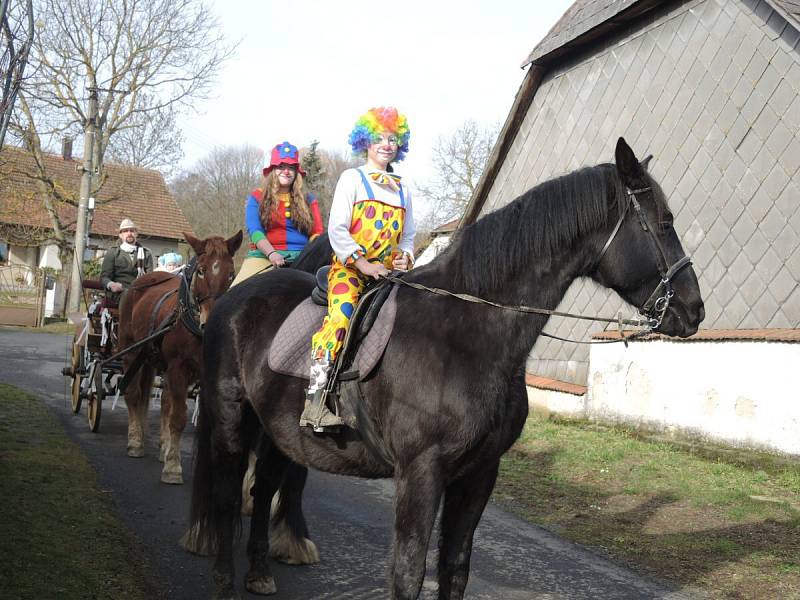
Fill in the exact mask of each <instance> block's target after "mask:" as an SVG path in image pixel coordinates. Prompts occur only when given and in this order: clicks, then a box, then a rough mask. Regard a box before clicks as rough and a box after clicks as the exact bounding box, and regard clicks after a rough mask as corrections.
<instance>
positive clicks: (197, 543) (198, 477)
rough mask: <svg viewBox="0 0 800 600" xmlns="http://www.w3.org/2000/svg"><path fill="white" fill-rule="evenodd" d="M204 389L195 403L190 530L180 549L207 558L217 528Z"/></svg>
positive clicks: (213, 548) (211, 548)
mask: <svg viewBox="0 0 800 600" xmlns="http://www.w3.org/2000/svg"><path fill="white" fill-rule="evenodd" d="M202 394H203V389H202V388H201V389H200V396H199V397H198V398H197V401H198V402H199V403H200V411H199V415H198V421H197V428H196V430H195V435H194V475H193V476H192V500H191V508H190V510H189V529H188V530H187V531H186V533H185V534H183V537H182V538H181V540H180V544H181V546H183V547H184V548H185V549H186V550H188V551H189V552H191V553H192V554H199V555H201V556H208V555H211V554H215V553H216V551H217V549H216V541H217V536H216V527H215V522H214V519H213V514H214V506H213V489H214V482H213V480H214V474H213V469H214V465H213V462H214V461H213V457H212V449H211V434H212V423H211V421H212V416H211V415H210V414H206V413H208V412H209V411H208V409H207V408H206V407H205V403H204V402H202Z"/></svg>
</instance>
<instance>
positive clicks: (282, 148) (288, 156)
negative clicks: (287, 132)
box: [263, 142, 306, 177]
mask: <svg viewBox="0 0 800 600" xmlns="http://www.w3.org/2000/svg"><path fill="white" fill-rule="evenodd" d="M278 165H295V166H296V167H297V172H298V173H300V175H302V176H303V177H305V175H306V172H305V171H303V168H302V167H301V166H300V152H298V151H297V146H293V145H292V144H290V143H289V142H283V143H281V144H278V145H277V146H275V147H274V148H273V149H272V156H271V157H270V159H269V166H267V167H264V171H263V172H264V177H266V176H267V175H269V173H270V171H272V169H274V168H275V167H277V166H278Z"/></svg>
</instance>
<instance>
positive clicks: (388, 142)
mask: <svg viewBox="0 0 800 600" xmlns="http://www.w3.org/2000/svg"><path fill="white" fill-rule="evenodd" d="M372 143H373V144H375V145H377V146H397V145H399V144H400V141H399V140H398V139H397V136H396V135H389V136H385V135H384V136H381V137H378V138H377V139H375V138H373V140H372Z"/></svg>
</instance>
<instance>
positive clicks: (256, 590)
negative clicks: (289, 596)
mask: <svg viewBox="0 0 800 600" xmlns="http://www.w3.org/2000/svg"><path fill="white" fill-rule="evenodd" d="M244 587H245V588H246V589H247V591H248V592H250V593H251V594H260V595H261V596H269V595H271V594H274V593H276V592H277V591H278V586H277V585H275V578H274V577H273V576H272V575H261V576H259V575H256V574H255V573H252V572H251V573H248V574H247V575H246V576H245V578H244Z"/></svg>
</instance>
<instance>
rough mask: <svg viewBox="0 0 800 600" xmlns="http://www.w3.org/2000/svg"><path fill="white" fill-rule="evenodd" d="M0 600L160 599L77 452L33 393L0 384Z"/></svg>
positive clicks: (138, 550)
mask: <svg viewBox="0 0 800 600" xmlns="http://www.w3.org/2000/svg"><path fill="white" fill-rule="evenodd" d="M0 506H2V507H3V508H2V517H0V556H2V557H3V560H2V561H0V581H2V582H3V584H2V588H3V591H2V594H0V595H2V596H3V597H5V598H19V599H28V598H30V599H37V600H39V599H41V598H119V599H130V600H139V599H141V600H150V599H152V598H159V597H162V594H161V592H160V591H159V588H160V586H159V585H157V583H156V582H155V581H154V580H153V578H152V576H151V575H150V570H149V569H148V566H147V565H148V563H147V560H146V558H145V556H144V552H143V551H142V548H141V546H140V545H139V544H138V542H137V540H136V539H135V538H134V537H133V535H132V534H131V533H130V532H129V531H128V530H127V529H126V528H125V527H124V526H123V525H122V523H121V522H120V521H119V519H118V517H117V516H116V514H115V509H114V506H113V504H112V502H111V500H110V499H109V496H108V494H107V493H105V492H104V491H103V490H101V489H99V488H98V486H97V481H96V479H95V474H94V471H93V470H92V468H91V467H90V466H89V464H88V463H87V461H86V459H85V457H84V456H83V454H82V453H81V452H80V450H79V448H78V447H77V446H76V445H75V444H74V443H73V442H71V441H70V440H69V439H68V438H67V437H66V435H65V433H64V430H63V428H62V427H61V425H60V424H59V423H58V421H57V420H56V419H55V417H54V416H53V415H52V414H50V412H49V411H48V410H47V408H46V407H45V406H44V405H43V404H42V403H41V401H40V400H39V399H37V398H36V397H35V396H31V395H30V394H27V393H25V392H22V391H21V390H19V389H17V388H14V387H12V386H9V385H5V384H0Z"/></svg>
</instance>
